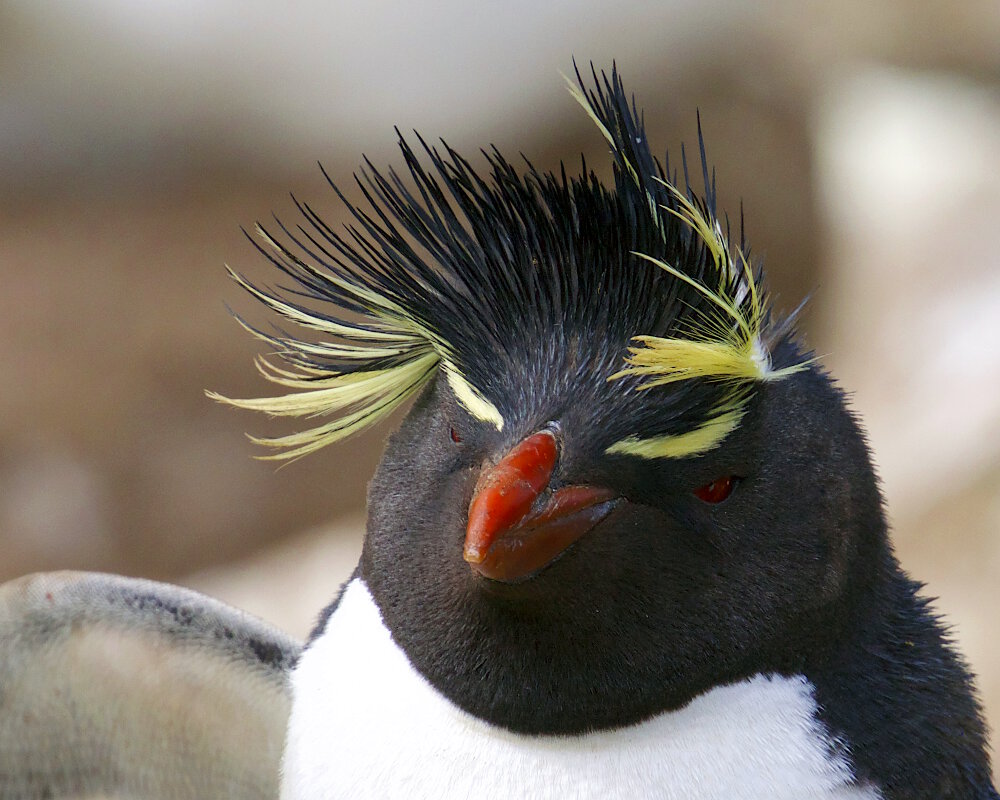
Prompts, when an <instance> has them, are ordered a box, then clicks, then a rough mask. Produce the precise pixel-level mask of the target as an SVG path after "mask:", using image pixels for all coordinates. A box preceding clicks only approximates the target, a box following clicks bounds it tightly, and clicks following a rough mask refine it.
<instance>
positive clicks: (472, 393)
mask: <svg viewBox="0 0 1000 800" xmlns="http://www.w3.org/2000/svg"><path fill="white" fill-rule="evenodd" d="M444 371H445V375H446V376H447V377H448V385H449V386H450V387H451V390H452V392H454V394H455V398H456V399H457V400H458V402H459V403H461V404H462V407H463V408H464V409H465V410H466V411H468V412H469V413H470V414H471V415H472V416H473V417H475V418H476V419H478V420H479V421H480V422H487V423H489V424H490V425H492V426H493V427H494V428H496V429H497V430H498V431H502V430H503V424H504V423H503V417H502V416H501V415H500V412H499V411H498V410H497V407H496V406H495V405H493V403H491V402H490V401H489V400H487V399H486V398H485V397H484V396H483V394H482V392H480V391H479V390H478V389H476V387H475V386H473V385H472V384H471V383H469V382H468V381H467V380H466V379H465V378H463V377H462V375H461V374H460V373H459V372H458V369H456V367H455V366H454V365H453V364H451V363H449V362H447V361H446V362H445V363H444Z"/></svg>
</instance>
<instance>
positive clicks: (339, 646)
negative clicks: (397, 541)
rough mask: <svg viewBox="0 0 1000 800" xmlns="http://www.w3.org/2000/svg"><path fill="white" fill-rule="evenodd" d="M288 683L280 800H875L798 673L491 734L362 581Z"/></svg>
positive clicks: (352, 588)
mask: <svg viewBox="0 0 1000 800" xmlns="http://www.w3.org/2000/svg"><path fill="white" fill-rule="evenodd" d="M292 683H293V690H294V694H295V703H294V705H293V710H292V716H291V720H290V724H289V734H288V746H287V749H286V754H285V761H284V766H283V775H284V784H283V793H282V797H283V798H284V799H285V800H300V798H302V799H304V798H307V797H308V798H313V797H361V798H364V797H383V796H400V795H401V794H403V793H404V788H405V794H406V795H407V796H409V797H414V798H431V797H433V798H447V797H467V796H477V797H483V798H502V797H517V796H522V797H552V796H555V797H570V796H572V797H578V798H582V799H583V800H586V798H603V797H615V796H630V797H653V796H655V797H665V798H678V799H679V798H684V799H685V800H707V798H714V797H727V798H732V800H748V799H749V798H759V797H771V798H775V799H776V800H793V798H794V799H795V800H799V799H800V798H806V797H808V798H816V799H817V800H819V799H820V798H840V799H841V800H847V798H851V800H874V799H875V798H878V797H879V794H878V792H877V791H876V790H875V789H873V788H871V787H870V786H866V785H860V784H856V783H855V782H854V780H853V774H852V770H851V767H850V765H849V763H848V761H847V759H846V756H845V755H844V754H843V752H842V751H841V750H838V749H837V747H836V743H835V742H834V741H833V740H831V739H830V738H829V736H828V735H827V732H826V731H825V729H824V727H823V725H822V723H821V722H820V721H819V720H818V719H817V717H816V704H815V700H814V697H813V691H812V687H811V686H810V684H809V682H808V681H807V680H806V679H805V678H804V677H803V676H789V677H782V676H775V675H756V676H753V677H751V678H749V679H747V680H744V681H738V682H736V683H733V684H730V685H727V686H719V687H715V688H713V689H711V690H710V691H708V692H706V693H705V694H703V695H701V696H699V697H697V698H695V699H694V700H693V701H691V702H690V703H688V704H687V705H685V706H684V707H683V708H681V709H679V710H676V711H671V712H665V713H662V714H659V715H656V716H654V717H652V718H650V719H647V720H645V721H642V722H640V723H638V724H635V725H631V726H627V727H623V728H614V729H609V730H602V731H596V732H591V733H584V734H580V735H576V736H534V735H524V734H518V733H514V732H511V731H509V730H505V729H503V728H501V727H498V726H496V725H493V724H491V723H489V722H488V721H485V720H483V719H479V718H477V717H475V716H473V715H471V714H469V713H467V712H465V711H463V710H462V709H461V708H459V707H458V706H456V705H455V704H454V703H452V702H451V701H450V700H449V699H448V698H447V697H446V696H445V695H443V694H442V693H441V692H439V691H438V690H437V689H436V688H435V687H434V686H432V685H431V684H430V683H429V682H428V681H427V680H426V679H425V678H424V677H423V676H422V675H421V674H420V673H419V672H418V671H417V670H416V669H415V668H414V667H413V665H412V663H411V662H410V660H409V659H408V657H407V654H406V653H405V652H404V651H403V649H402V648H400V647H399V645H398V644H397V643H396V642H395V641H394V639H393V637H392V634H391V633H390V631H389V630H388V628H387V627H386V626H385V625H384V623H383V621H382V615H381V612H380V610H379V608H378V606H377V605H376V603H375V601H374V600H373V598H372V596H371V594H370V592H369V591H368V588H367V586H366V585H365V583H364V581H363V580H362V579H360V578H355V579H353V580H352V581H351V583H350V584H349V585H348V586H347V588H346V590H345V591H344V592H343V594H342V597H341V599H340V601H339V604H338V605H337V606H336V608H335V609H334V610H333V612H332V613H331V614H330V615H329V616H328V618H327V619H326V621H325V623H324V624H323V627H322V630H321V632H320V633H319V635H318V636H316V637H315V638H314V640H313V642H312V644H311V645H310V646H309V648H308V649H307V650H306V651H305V653H304V654H303V657H302V659H301V660H300V662H299V664H298V666H297V667H296V670H295V672H294V674H293V677H292ZM334 720H335V724H332V721H334ZM722 764H724V765H725V769H720V765H722Z"/></svg>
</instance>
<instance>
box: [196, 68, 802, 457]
mask: <svg viewBox="0 0 1000 800" xmlns="http://www.w3.org/2000/svg"><path fill="white" fill-rule="evenodd" d="M592 77H593V88H588V87H587V85H586V83H585V81H584V80H583V78H582V77H581V75H580V73H579V71H577V73H576V82H575V83H571V84H570V89H571V92H572V93H573V95H574V97H576V99H577V100H578V101H579V102H580V104H581V105H582V106H583V108H584V109H585V110H586V111H587V113H588V114H589V115H590V116H591V118H592V119H593V120H594V122H595V123H596V124H597V126H598V128H599V129H600V131H601V132H602V134H603V135H604V136H605V138H606V139H607V140H608V143H609V144H610V146H611V150H612V155H613V157H614V168H615V170H614V171H615V186H614V189H613V190H612V189H609V188H607V187H605V186H603V185H602V184H601V183H600V182H599V181H598V179H597V177H596V176H595V175H594V173H593V172H589V173H588V172H587V170H586V166H585V165H584V166H583V170H582V172H581V175H580V176H578V177H568V176H567V174H566V170H565V168H562V169H561V170H560V172H559V173H558V174H555V173H545V172H540V171H538V170H537V169H535V168H534V167H533V166H531V164H530V163H527V164H526V167H525V169H524V171H523V172H522V171H521V170H518V169H515V167H514V166H512V165H511V164H510V163H509V162H508V161H507V160H505V159H504V158H503V156H502V155H500V153H499V152H497V151H496V150H495V149H494V150H491V151H489V152H484V156H485V158H486V161H487V164H488V168H489V175H488V177H483V176H481V175H479V174H477V172H476V171H475V169H473V167H472V166H471V165H470V163H469V162H468V161H467V160H466V159H464V158H463V157H462V156H461V155H459V154H458V153H456V152H455V151H454V150H452V149H451V148H450V147H448V146H447V145H446V144H445V143H444V142H442V143H441V146H440V148H437V147H431V146H429V145H428V144H426V143H425V141H424V140H423V139H422V138H420V137H419V136H417V140H418V142H419V151H420V152H421V153H422V156H423V157H424V158H425V159H426V161H427V162H429V166H425V165H424V164H423V163H421V160H420V158H418V155H417V152H415V151H414V149H413V148H412V147H411V146H410V144H409V143H408V142H407V141H406V140H405V139H404V138H403V137H402V136H400V140H399V146H400V149H401V150H402V153H403V158H404V161H405V164H406V172H407V173H408V178H409V180H408V181H407V180H404V178H403V177H402V176H400V174H398V173H397V172H396V171H395V170H393V169H389V170H388V171H387V172H380V171H379V170H378V169H376V168H375V167H373V166H372V165H371V163H370V162H367V161H366V167H365V169H363V170H362V171H361V174H360V176H356V180H357V181H358V184H359V186H360V187H361V190H362V191H363V193H364V196H365V198H366V200H367V203H368V205H367V207H366V208H357V207H354V206H352V205H351V204H350V203H348V202H347V200H346V198H344V195H343V194H342V193H341V192H340V190H339V189H337V187H336V186H335V185H334V190H335V191H337V193H338V195H339V196H340V197H341V199H342V200H343V201H344V202H345V204H347V207H348V209H349V210H350V212H351V214H352V216H353V223H352V224H350V225H348V226H346V227H345V228H344V229H343V230H339V231H338V230H333V229H331V228H330V227H329V226H328V225H327V224H326V223H324V222H323V220H322V219H321V218H320V217H319V216H318V215H317V214H316V213H315V211H314V210H313V209H312V208H311V207H310V206H309V205H307V204H303V203H298V208H299V210H300V211H301V213H302V216H303V221H302V222H300V223H299V224H298V225H297V226H295V227H294V228H290V227H287V226H285V225H283V224H281V223H280V222H279V223H278V227H279V228H280V231H281V234H282V235H281V237H277V236H274V235H272V233H271V232H269V231H267V230H265V229H264V228H263V227H261V226H258V227H257V233H258V234H259V236H260V237H261V239H262V240H263V245H261V244H257V247H258V249H259V250H260V251H261V252H262V253H263V254H264V255H265V256H266V257H267V258H268V259H269V260H270V261H271V262H272V263H273V264H274V265H275V266H277V267H278V268H279V269H280V270H281V271H282V272H283V273H284V274H285V275H286V276H287V277H288V278H290V279H291V280H292V282H293V283H292V285H291V286H290V287H286V288H280V287H279V288H275V289H268V288H261V287H258V286H255V285H253V284H252V283H250V282H249V281H247V280H246V279H244V278H243V277H242V276H239V275H236V274H235V273H234V277H235V278H236V280H237V281H239V282H240V283H241V284H242V285H243V286H244V287H245V288H246V289H247V290H248V291H249V292H251V293H252V294H253V295H255V296H256V297H258V298H259V299H260V300H261V301H263V302H264V303H265V304H266V305H267V306H269V307H270V308H272V309H273V310H275V311H277V312H278V313H279V314H280V315H281V316H283V317H285V318H286V319H288V320H291V321H292V322H294V323H296V324H297V325H300V326H302V327H305V328H309V329H312V330H314V331H316V332H318V334H319V337H318V339H317V340H308V339H303V338H298V337H296V336H292V335H289V334H286V333H284V332H282V331H276V332H274V333H267V332H263V331H260V330H258V329H255V328H250V329H251V330H252V331H253V333H255V334H256V335H257V336H259V337H260V338H262V339H264V340H265V341H267V342H268V343H269V344H271V345H272V346H274V347H275V348H276V351H277V355H278V357H279V359H280V361H281V362H282V363H281V364H275V363H272V362H270V361H267V360H265V359H259V361H258V366H259V368H260V369H261V371H262V372H263V374H264V375H265V376H266V377H267V378H268V379H270V380H272V381H274V382H275V383H278V384H280V385H282V386H285V387H287V388H289V389H291V390H293V391H292V392H291V393H289V394H286V395H282V396H279V397H269V398H262V399H253V400H227V402H230V403H232V404H234V405H237V406H240V407H244V408H252V409H256V410H260V411H265V412H268V413H270V414H276V415H289V416H306V417H318V416H325V417H329V420H328V421H325V422H323V423H322V424H320V425H319V426H317V427H313V428H310V429H308V430H306V431H304V432H301V433H296V434H292V435H289V436H283V437H279V438H273V439H258V440H256V441H258V442H260V443H261V444H264V445H267V446H270V447H274V448H276V449H277V450H278V452H277V453H276V454H274V455H272V456H271V457H276V458H289V457H294V456H299V455H303V454H305V453H308V452H311V451H313V450H315V449H317V448H319V447H322V446H323V445H325V444H328V443H330V442H333V441H337V440H339V439H342V438H344V437H346V436H349V435H350V434H352V433H354V432H356V431H358V430H360V429H362V428H364V427H367V426H368V425H370V424H372V423H374V422H376V421H378V420H379V419H381V418H383V417H385V416H386V415H388V414H389V413H391V412H392V411H393V410H394V409H395V408H396V407H398V406H399V405H400V404H401V403H403V402H404V401H405V400H406V399H407V398H409V397H411V396H412V395H413V394H415V393H416V392H418V391H419V390H420V389H421V388H422V387H423V386H424V385H425V384H426V383H428V382H429V381H430V380H431V378H432V377H433V376H434V375H435V374H437V373H438V371H439V370H443V371H444V373H445V375H446V376H447V379H448V382H449V384H450V386H451V388H452V391H453V392H454V394H455V396H456V398H457V400H458V401H459V402H460V403H461V404H462V405H463V406H464V407H465V409H466V410H467V411H468V412H469V413H470V414H472V415H473V416H474V417H476V418H477V419H479V420H480V421H482V422H484V423H486V424H489V425H491V426H493V427H495V428H496V429H498V430H503V428H504V426H505V425H507V424H509V423H510V422H511V419H512V418H514V419H519V420H520V419H522V418H525V417H527V416H530V415H532V414H537V413H539V407H540V405H541V404H542V403H543V401H544V402H549V403H551V402H552V399H553V397H554V396H557V395H559V394H560V393H567V394H568V393H572V395H573V397H574V399H575V401H577V402H579V399H580V397H581V392H582V393H583V396H584V397H585V398H586V399H587V400H588V401H589V402H591V403H593V404H594V406H595V408H596V407H600V408H601V409H604V412H602V413H606V414H607V415H608V416H609V418H611V417H613V419H614V420H617V421H618V422H617V423H616V424H608V425H606V426H604V427H605V429H606V431H607V436H608V437H609V438H608V440H607V442H606V443H605V444H606V446H605V447H604V449H605V452H607V453H622V454H629V455H633V456H639V457H644V458H657V457H672V458H678V457H684V456H691V455H697V454H699V453H702V452H705V451H707V450H710V449H711V448H713V447H715V446H717V445H718V444H719V442H721V441H722V439H723V438H724V437H725V436H726V435H727V434H728V433H729V432H730V431H732V430H733V429H734V428H736V426H737V425H738V424H739V422H740V419H741V417H742V415H743V412H744V407H745V405H746V402H747V401H748V399H749V397H750V395H751V394H752V392H753V388H754V385H755V384H756V383H757V382H758V381H763V380H772V379H776V378H780V377H782V376H784V375H786V374H788V373H789V372H791V371H794V370H796V369H799V368H801V366H802V365H801V364H785V365H778V366H776V365H773V364H772V363H771V355H770V352H769V347H768V342H767V326H768V324H769V312H768V306H767V299H766V296H765V293H764V289H763V287H762V285H761V275H760V272H759V270H755V269H754V267H753V266H752V264H751V263H750V261H749V260H748V258H747V256H746V255H745V253H746V250H745V248H744V247H743V243H742V241H741V242H740V244H739V245H738V246H736V247H735V248H734V247H733V246H731V244H730V243H729V237H728V231H724V229H723V226H722V225H721V224H720V222H719V220H718V219H717V216H716V210H715V193H714V177H713V179H712V180H711V181H710V180H709V178H708V167H707V160H706V158H705V153H704V147H703V145H702V142H701V133H700V130H699V145H700V154H701V166H702V173H703V178H704V181H705V191H706V194H705V196H704V197H698V196H697V195H696V194H695V193H694V191H693V190H692V188H691V184H690V182H689V180H688V176H687V165H686V163H684V164H683V172H684V182H685V189H684V190H683V191H681V190H680V189H678V188H677V186H676V176H671V175H670V173H669V165H668V163H667V161H666V160H664V162H663V163H661V162H660V161H658V160H657V159H655V158H654V157H653V156H652V154H651V152H650V149H649V145H648V142H647V140H646V135H645V130H644V126H643V120H642V116H641V114H640V112H639V111H638V110H637V108H636V105H635V102H634V99H633V100H631V101H630V99H629V97H628V96H627V95H626V93H625V89H624V87H623V85H622V82H621V80H620V78H619V76H618V73H617V71H616V70H615V69H614V68H613V69H612V72H611V75H610V77H608V76H607V75H605V74H604V73H601V75H600V76H598V74H597V73H596V71H594V72H593V75H592ZM682 161H683V160H682ZM332 183H333V182H332V181H331V184H332ZM741 238H742V236H741ZM247 327H250V326H247ZM648 393H652V394H648ZM213 396H214V397H216V398H217V399H225V398H221V397H219V396H218V395H213ZM646 396H649V397H653V396H655V397H657V400H658V402H657V403H656V404H655V406H656V407H655V413H654V409H652V408H651V406H650V404H648V403H645V402H643V400H644V397H646ZM615 410H617V411H615ZM613 411H614V412H615V413H612V412H613Z"/></svg>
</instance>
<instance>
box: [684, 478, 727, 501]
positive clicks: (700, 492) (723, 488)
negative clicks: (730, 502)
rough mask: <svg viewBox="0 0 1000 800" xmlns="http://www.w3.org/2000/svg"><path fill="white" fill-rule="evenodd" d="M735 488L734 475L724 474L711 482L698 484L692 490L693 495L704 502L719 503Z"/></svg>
mask: <svg viewBox="0 0 1000 800" xmlns="http://www.w3.org/2000/svg"><path fill="white" fill-rule="evenodd" d="M735 488H736V477H735V476H733V475H726V476H725V477H724V478H716V479H715V480H714V481H712V482H711V483H706V484H705V485H704V486H699V487H698V488H697V489H695V490H694V496H695V497H697V498H698V499H699V500H703V501H704V502H706V503H721V502H722V501H723V500H725V499H726V498H727V497H729V495H731V494H732V493H733V489H735Z"/></svg>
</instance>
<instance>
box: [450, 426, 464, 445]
mask: <svg viewBox="0 0 1000 800" xmlns="http://www.w3.org/2000/svg"><path fill="white" fill-rule="evenodd" d="M451 440H452V441H453V442H454V443H455V444H461V443H462V437H461V436H460V435H459V433H458V431H456V430H455V429H454V428H452V429H451Z"/></svg>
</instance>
